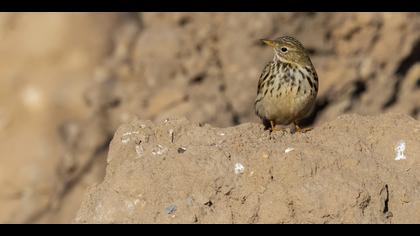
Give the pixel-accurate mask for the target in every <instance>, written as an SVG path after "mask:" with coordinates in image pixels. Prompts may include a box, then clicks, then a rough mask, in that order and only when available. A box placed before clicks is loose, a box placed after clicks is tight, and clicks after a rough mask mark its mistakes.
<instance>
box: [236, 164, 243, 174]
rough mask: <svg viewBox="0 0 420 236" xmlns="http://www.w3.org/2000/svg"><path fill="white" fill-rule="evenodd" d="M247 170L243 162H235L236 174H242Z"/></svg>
mask: <svg viewBox="0 0 420 236" xmlns="http://www.w3.org/2000/svg"><path fill="white" fill-rule="evenodd" d="M244 171H245V167H244V166H243V165H242V164H241V163H236V164H235V174H242V173H244Z"/></svg>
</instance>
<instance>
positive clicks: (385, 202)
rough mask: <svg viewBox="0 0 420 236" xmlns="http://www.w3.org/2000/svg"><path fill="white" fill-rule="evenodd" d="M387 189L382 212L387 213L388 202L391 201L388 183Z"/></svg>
mask: <svg viewBox="0 0 420 236" xmlns="http://www.w3.org/2000/svg"><path fill="white" fill-rule="evenodd" d="M385 191H386V198H385V201H384V209H383V211H382V213H384V214H387V213H388V211H389V206H388V203H389V191H388V185H387V184H385Z"/></svg>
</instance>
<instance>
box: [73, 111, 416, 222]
mask: <svg viewBox="0 0 420 236" xmlns="http://www.w3.org/2000/svg"><path fill="white" fill-rule="evenodd" d="M419 137H420V122H418V121H416V120H414V119H413V118H411V117H408V116H406V115H396V114H389V115H382V116H359V115H343V116H340V117H338V118H337V119H336V120H334V121H332V122H327V123H325V124H323V125H320V126H317V127H316V128H315V129H314V130H313V131H310V132H308V133H304V134H290V132H288V131H285V132H276V133H271V134H270V132H269V131H265V130H264V128H263V125H260V124H255V123H245V124H241V125H239V126H235V127H230V128H214V127H212V126H209V125H205V126H200V125H198V124H194V123H191V122H189V121H187V120H186V119H181V120H167V121H164V122H161V123H159V124H154V123H152V122H150V121H142V120H135V121H133V122H130V123H128V124H124V125H122V126H121V127H120V128H119V129H118V131H117V132H116V134H115V136H114V138H113V140H112V142H111V145H110V150H109V154H108V159H107V162H108V166H107V171H106V176H105V180H104V181H103V183H101V184H99V185H96V186H94V187H91V188H90V190H89V193H88V195H87V198H86V199H85V201H84V202H83V204H82V207H81V209H80V211H79V213H78V215H77V217H76V223H419V222H420V200H419V199H420V189H419V188H418V186H419V184H420V179H419V176H418V173H419V171H420V165H419V164H420V163H419V159H418V157H419V156H420V146H419Z"/></svg>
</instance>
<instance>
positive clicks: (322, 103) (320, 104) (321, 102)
mask: <svg viewBox="0 0 420 236" xmlns="http://www.w3.org/2000/svg"><path fill="white" fill-rule="evenodd" d="M329 104H330V99H329V98H327V97H321V98H319V99H318V100H317V101H316V103H315V107H314V110H313V111H312V113H311V114H310V115H309V116H308V117H306V118H304V119H302V120H301V121H300V122H299V124H300V125H301V126H310V125H312V124H314V122H315V120H316V119H317V117H318V115H319V114H321V113H322V112H323V110H324V109H325V108H326V107H327V106H328V105H329Z"/></svg>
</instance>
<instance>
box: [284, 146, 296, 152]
mask: <svg viewBox="0 0 420 236" xmlns="http://www.w3.org/2000/svg"><path fill="white" fill-rule="evenodd" d="M293 150H295V149H294V148H291V147H288V148H286V150H284V153H289V152H291V151H293Z"/></svg>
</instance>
